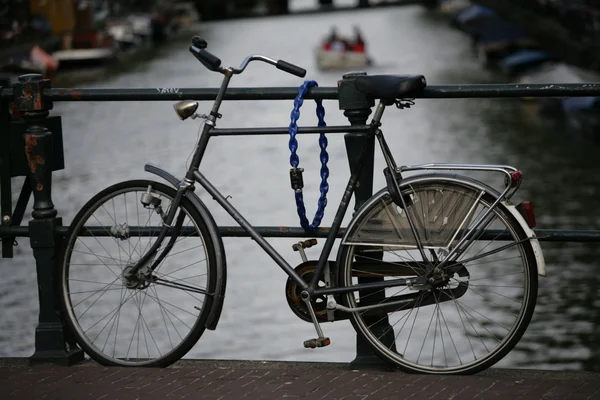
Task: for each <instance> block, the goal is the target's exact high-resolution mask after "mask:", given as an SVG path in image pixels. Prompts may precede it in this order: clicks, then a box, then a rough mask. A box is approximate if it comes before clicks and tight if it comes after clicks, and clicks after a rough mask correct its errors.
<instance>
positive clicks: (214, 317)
mask: <svg viewBox="0 0 600 400" xmlns="http://www.w3.org/2000/svg"><path fill="white" fill-rule="evenodd" d="M144 170H145V171H146V172H149V173H151V174H154V175H158V176H160V177H161V178H163V179H164V180H166V181H167V182H169V183H170V184H171V185H173V186H174V187H175V188H178V187H179V182H180V180H179V179H177V178H176V177H174V176H173V175H171V174H170V173H169V172H167V171H165V170H164V169H162V168H160V167H158V166H156V165H152V164H146V165H145V166H144ZM185 196H186V197H187V198H188V199H189V200H190V201H191V202H192V204H193V205H194V207H196V209H197V210H198V213H199V214H200V216H201V217H202V219H203V220H204V222H205V223H206V225H207V227H208V228H209V232H211V241H212V243H213V245H214V250H215V256H216V260H217V265H216V267H217V284H216V286H215V294H214V299H213V304H212V307H211V310H210V313H209V314H208V319H207V320H206V329H210V330H215V328H216V327H217V323H218V322H219V318H220V316H221V311H222V310H223V302H224V300H225V286H226V284H227V260H226V258H225V247H224V246H223V239H222V238H221V235H220V234H219V228H218V226H217V224H216V222H215V220H214V218H213V217H212V215H211V214H210V212H209V211H208V209H207V208H206V206H205V205H204V203H203V202H202V200H200V198H199V197H198V196H197V195H196V193H194V192H192V191H188V192H187V193H186V194H185Z"/></svg>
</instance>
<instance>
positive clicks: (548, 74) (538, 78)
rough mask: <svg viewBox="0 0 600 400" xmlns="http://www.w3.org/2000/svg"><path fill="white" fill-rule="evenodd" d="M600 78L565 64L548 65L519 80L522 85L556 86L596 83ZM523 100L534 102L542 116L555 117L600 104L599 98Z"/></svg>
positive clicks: (528, 98) (539, 98)
mask: <svg viewBox="0 0 600 400" xmlns="http://www.w3.org/2000/svg"><path fill="white" fill-rule="evenodd" d="M598 81H600V76H599V75H598V74H596V73H593V72H591V71H586V70H584V69H581V68H578V67H576V66H574V65H569V64H566V63H562V62H560V63H550V64H546V65H543V66H541V67H540V68H538V69H536V70H534V71H531V72H530V73H528V74H525V75H523V76H522V77H521V79H520V80H519V83H522V84H529V83H533V84H546V83H547V84H558V83H586V82H598ZM523 100H528V101H535V102H536V103H537V104H538V107H539V111H540V112H541V113H543V114H552V115H556V114H557V113H558V114H562V113H565V114H566V113H573V112H578V111H582V110H586V109H593V108H596V107H597V105H598V104H599V103H600V97H598V96H590V97H566V98H560V97H538V98H531V97H527V98H523Z"/></svg>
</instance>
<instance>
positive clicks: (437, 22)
mask: <svg viewBox="0 0 600 400" xmlns="http://www.w3.org/2000/svg"><path fill="white" fill-rule="evenodd" d="M353 24H358V25H359V26H360V27H361V29H362V31H363V34H364V36H365V38H366V40H367V44H368V51H369V53H370V55H371V56H372V58H373V60H374V66H373V67H371V68H370V69H368V72H369V73H370V74H384V73H389V74H410V73H419V74H424V75H425V76H426V77H427V80H428V83H429V84H432V85H435V84H458V83H465V84H468V83H500V82H504V81H505V80H504V79H505V78H503V77H501V76H497V75H494V74H493V73H492V72H489V71H486V70H484V69H483V68H482V67H481V66H480V65H479V64H478V62H477V59H476V56H475V55H474V53H473V51H472V48H471V45H470V42H469V39H468V38H467V37H466V36H464V35H463V34H462V33H460V32H458V31H456V30H453V29H452V28H451V27H449V26H448V23H447V22H446V21H444V20H441V19H439V18H438V17H436V16H434V15H431V14H430V13H428V12H427V11H426V10H424V9H423V8H421V7H413V6H411V7H399V8H382V9H375V10H367V11H360V12H344V13H327V14H316V15H303V16H294V17H277V18H270V19H260V20H258V19H253V20H250V19H249V20H235V21H227V22H214V23H205V24H202V25H201V27H200V28H199V29H198V34H200V35H201V36H202V37H204V38H205V39H206V40H207V41H208V44H209V50H210V51H211V52H213V53H214V54H216V55H217V56H219V57H220V58H221V59H222V60H223V63H224V64H226V65H236V66H237V65H238V64H239V62H241V60H242V59H243V58H244V57H245V56H247V55H249V54H251V53H259V54H264V55H267V56H271V57H273V58H281V59H284V60H286V61H289V62H292V63H296V64H298V65H301V66H303V67H305V68H306V69H307V70H308V74H307V79H314V80H316V81H317V82H318V83H319V84H320V85H321V86H335V84H336V81H337V80H338V79H339V78H340V73H339V72H327V73H323V72H319V71H318V70H317V68H316V65H315V61H314V54H313V51H314V46H315V45H316V44H317V43H318V42H319V41H320V40H321V38H322V37H323V36H324V35H325V34H326V33H327V32H328V31H329V29H330V27H331V26H333V25H336V26H338V28H339V30H340V33H342V34H343V33H347V34H351V27H352V25H353ZM187 45H188V41H187V40H185V41H183V40H179V41H172V42H170V43H169V44H167V45H165V46H163V47H162V48H160V49H158V50H157V51H155V52H154V53H152V54H151V55H150V56H149V59H148V60H143V61H140V62H136V63H134V64H129V65H127V66H126V67H124V68H123V69H122V70H120V71H117V72H114V71H113V72H111V73H104V74H103V75H98V76H101V78H102V79H96V81H93V82H86V83H85V85H84V86H86V87H96V88H108V87H128V88H140V87H157V88H190V87H217V86H218V85H219V83H220V77H221V75H219V74H215V73H212V72H209V71H208V70H206V69H205V68H204V67H203V66H202V65H201V64H200V63H198V62H197V61H196V59H195V58H193V57H192V56H191V55H190V53H189V52H188V51H187ZM99 74H100V73H99ZM301 83H302V79H299V78H296V77H293V76H291V75H288V74H285V73H283V72H281V71H278V70H276V69H275V68H273V67H271V66H269V65H267V64H263V63H253V64H250V66H249V67H248V68H247V70H246V72H244V74H242V75H240V76H236V77H234V79H233V81H232V85H231V86H233V87H256V86H298V85H300V84H301ZM292 106H293V103H292V101H262V102H241V101H232V102H225V104H224V105H223V107H222V114H223V119H222V120H220V121H219V123H220V126H221V127H226V126H229V127H256V126H287V124H289V113H290V111H291V109H292ZM208 107H209V104H208V103H202V104H201V111H204V110H208ZM325 109H326V116H325V119H326V121H327V123H328V124H330V125H337V124H344V123H346V122H347V120H346V119H345V117H344V116H343V114H342V113H341V112H340V111H339V110H338V105H337V103H336V102H333V101H327V102H325ZM52 113H53V114H54V115H62V116H63V127H64V128H63V132H64V143H65V162H66V168H65V170H63V171H60V172H57V173H56V174H54V183H53V192H54V193H53V200H54V203H55V205H56V208H57V209H58V210H59V214H60V215H61V216H62V217H63V219H64V222H65V224H68V223H70V221H71V220H72V218H73V217H74V215H75V213H76V212H77V211H78V210H79V209H80V208H81V207H82V206H83V204H84V203H85V202H86V201H87V200H88V199H89V198H90V197H92V196H93V195H94V194H95V193H97V192H98V191H100V190H101V189H103V188H105V187H107V186H109V185H111V184H113V183H116V182H118V181H122V180H126V179H132V178H140V177H144V178H150V176H149V175H148V174H146V173H145V172H144V171H143V165H144V163H146V162H152V163H155V164H159V165H161V166H162V167H164V168H166V169H167V170H169V171H171V172H172V173H174V174H175V175H182V174H183V172H184V171H185V166H186V161H187V160H188V156H189V153H190V150H191V148H192V146H193V144H194V143H195V140H196V138H197V127H198V122H197V121H191V120H188V121H185V122H182V121H180V120H179V119H178V118H177V117H176V115H175V114H174V112H173V109H172V104H171V103H170V102H131V103H95V102H88V103H57V104H55V108H54V110H53V111H52ZM315 123H316V117H315V114H314V103H313V102H311V101H306V102H305V103H304V106H303V108H302V116H301V118H300V125H303V124H304V125H312V124H315ZM383 123H384V126H383V129H384V132H385V133H386V134H387V136H386V138H387V140H388V143H389V145H390V147H391V149H392V151H393V152H394V154H395V156H396V159H397V161H399V162H400V163H402V164H416V163H424V162H433V161H435V162H462V163H497V164H511V165H515V166H517V167H519V168H520V169H521V170H522V171H523V172H524V176H525V179H524V183H523V185H522V189H521V190H520V192H519V193H517V196H516V200H518V201H521V200H530V201H532V202H533V203H534V205H535V210H536V216H537V222H538V227H539V228H560V229H599V228H600V202H598V200H597V199H598V192H599V189H598V188H599V186H598V176H600V175H599V173H600V158H599V157H597V152H598V147H597V146H596V145H595V144H594V143H593V142H590V141H582V140H581V139H579V138H577V137H574V136H572V135H570V134H569V133H568V132H567V131H566V129H565V128H564V127H562V126H559V125H556V124H551V123H548V122H543V121H540V120H539V119H537V118H536V117H535V114H534V113H533V112H532V111H531V110H530V109H529V108H525V107H524V106H523V105H522V104H521V103H520V101H519V100H517V99H454V100H418V101H417V102H416V105H415V106H414V107H413V108H411V109H409V110H404V111H400V110H396V109H392V108H390V109H389V110H388V112H387V113H386V115H385V116H384V118H383ZM287 142H288V138H287V137H286V136H277V137H273V136H271V137H252V138H244V137H237V138H216V139H215V140H214V141H213V142H211V143H210V145H209V148H208V151H207V154H206V157H205V160H204V161H203V168H204V172H205V175H206V176H207V177H208V178H209V179H210V180H211V181H212V182H213V183H214V184H215V185H216V187H217V188H218V189H219V190H220V191H222V192H223V193H224V194H229V195H231V196H232V198H231V202H232V203H233V204H234V206H235V207H237V208H238V210H240V211H241V212H242V213H243V214H244V215H246V216H247V217H248V219H249V220H250V222H251V223H253V224H256V225H291V226H299V222H298V217H297V215H296V206H295V203H294V196H293V192H292V190H291V189H290V187H289V172H288V171H289V149H288V143H287ZM328 151H329V156H330V161H329V168H330V179H329V182H330V192H329V193H330V194H329V206H328V208H327V210H326V213H325V218H324V220H323V224H322V225H323V226H329V225H330V224H331V221H332V218H333V213H334V210H335V206H336V205H337V202H338V201H339V200H340V198H341V195H342V191H343V189H344V186H345V184H346V181H347V177H348V173H349V171H348V164H347V158H346V153H345V148H344V141H343V135H330V136H329V147H328ZM318 153H319V147H318V142H317V137H316V136H314V135H308V136H301V137H299V150H298V154H299V155H300V166H301V167H303V168H304V169H305V171H306V172H305V175H304V179H305V183H306V190H305V199H307V210H308V212H309V214H310V213H313V212H314V210H315V209H316V199H317V196H318V183H319V181H320V179H319V172H318V171H319V168H320V163H319V156H318ZM382 169H383V160H382V159H381V158H380V157H378V158H377V159H376V165H375V171H376V175H375V188H380V187H382V186H383V185H384V178H383V175H382V174H381V173H380V171H381V170H382ZM483 178H487V179H492V182H493V183H499V181H496V180H493V179H494V178H493V177H483ZM19 182H20V181H19V180H17V179H15V180H14V183H15V191H17V190H18V189H17V187H18V183H19ZM201 197H202V198H203V199H204V200H205V202H206V203H207V204H208V205H209V208H210V209H211V211H212V212H213V213H214V215H215V218H216V220H217V223H218V224H219V225H234V221H233V220H232V219H231V218H230V217H229V216H227V215H226V214H225V212H224V211H222V210H220V209H219V208H218V207H217V205H216V203H214V201H212V199H210V198H209V197H208V196H205V195H201ZM15 200H16V194H15ZM271 243H272V244H273V245H274V247H275V248H276V249H277V250H278V251H280V252H281V253H282V254H283V255H284V256H285V257H286V258H287V259H289V260H295V261H293V263H296V262H297V263H300V262H301V260H300V257H299V256H298V254H297V253H294V252H293V251H292V249H291V245H292V243H293V240H287V239H273V240H271ZM225 246H226V250H227V257H228V267H229V270H228V287H227V297H226V300H225V307H224V312H223V314H222V317H221V320H220V323H219V327H218V329H217V330H216V331H215V332H211V331H207V332H206V333H205V334H204V336H203V337H202V338H201V340H200V341H199V342H198V344H196V346H195V347H194V348H193V349H192V350H191V351H190V352H189V353H188V355H187V357H190V358H219V359H249V360H254V359H265V360H306V361H342V362H343V361H350V360H352V359H353V358H354V357H355V334H354V332H353V330H352V328H351V326H350V324H349V323H348V322H346V321H345V322H339V323H335V324H325V325H324V326H323V328H324V331H325V334H326V335H328V336H329V337H330V338H331V339H332V345H331V346H329V347H327V348H323V349H319V350H306V349H304V348H303V346H302V342H303V341H304V340H306V339H308V338H312V337H314V330H313V327H312V326H311V325H310V324H308V323H306V322H303V321H301V320H299V319H297V318H296V317H295V316H294V314H293V313H292V312H290V310H289V308H288V305H287V304H286V301H285V298H284V285H285V280H286V275H285V274H284V273H283V272H282V271H281V270H280V269H279V268H277V266H276V265H275V264H274V263H273V262H272V261H271V260H270V258H268V256H266V255H265V254H264V253H263V252H262V251H261V250H260V249H259V248H258V246H257V245H256V244H255V243H254V242H253V241H251V240H249V239H243V238H242V239H233V238H230V239H225ZM319 249H320V246H317V247H316V250H315V249H310V250H309V251H308V255H309V257H311V258H312V257H317V255H318V251H319ZM543 250H544V254H545V256H546V261H547V264H548V266H547V270H548V277H547V278H540V288H539V298H538V305H537V308H536V312H535V315H534V318H533V321H532V323H531V325H530V327H529V329H528V331H527V332H526V334H525V336H524V337H523V339H522V340H521V342H520V343H519V345H518V346H517V348H516V349H515V350H513V351H512V352H511V353H510V354H509V355H508V356H507V357H506V358H505V359H504V360H503V361H502V362H501V363H500V364H499V365H502V366H511V367H530V368H531V367H535V368H549V369H584V370H596V371H598V370H600V342H599V341H598V340H596V339H597V337H596V335H597V334H598V332H599V327H600V300H599V298H600V296H599V294H600V277H599V275H598V273H597V271H598V268H599V265H598V263H597V259H598V258H599V257H600V249H598V246H597V245H595V244H575V243H568V244H553V245H550V244H543ZM333 254H335V253H333ZM0 271H1V272H2V279H1V280H0V310H2V311H1V312H0V326H1V329H0V356H25V357H26V356H29V355H31V354H32V353H33V350H34V332H35V327H36V323H37V317H38V315H37V314H38V299H37V286H36V274H35V266H34V262H33V258H32V255H31V250H30V249H29V244H28V240H27V239H26V238H21V239H20V240H19V246H18V247H16V252H15V258H14V259H12V260H11V259H0Z"/></svg>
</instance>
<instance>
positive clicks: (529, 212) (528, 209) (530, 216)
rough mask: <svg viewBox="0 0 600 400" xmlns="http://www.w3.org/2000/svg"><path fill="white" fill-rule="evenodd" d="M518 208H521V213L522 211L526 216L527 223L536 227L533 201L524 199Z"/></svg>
mask: <svg viewBox="0 0 600 400" xmlns="http://www.w3.org/2000/svg"><path fill="white" fill-rule="evenodd" d="M517 210H519V213H521V215H522V216H523V218H525V221H527V225H529V227H530V228H534V227H535V214H534V213H533V203H532V202H530V201H524V202H522V203H521V204H519V205H518V206H517Z"/></svg>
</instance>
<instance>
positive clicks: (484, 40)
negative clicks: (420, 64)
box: [463, 16, 539, 65]
mask: <svg viewBox="0 0 600 400" xmlns="http://www.w3.org/2000/svg"><path fill="white" fill-rule="evenodd" d="M463 30H465V31H467V32H468V33H469V34H470V35H471V36H472V37H473V41H474V46H475V50H476V52H477V56H478V58H479V59H480V60H481V62H482V63H483V64H484V65H495V64H496V63H497V62H499V61H500V60H501V59H503V58H505V57H507V56H509V55H511V54H512V53H514V52H516V51H519V50H538V49H539V44H538V43H537V42H536V41H535V40H534V39H533V38H532V37H531V36H530V35H529V33H528V32H527V30H526V29H524V28H521V27H520V26H517V25H515V24H513V23H511V22H509V21H506V20H504V19H502V18H500V17H498V16H490V17H487V18H479V19H476V20H474V21H473V22H471V23H469V24H468V25H463Z"/></svg>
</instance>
